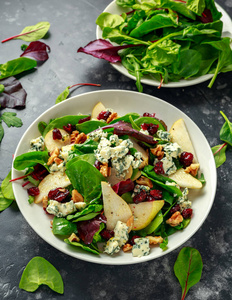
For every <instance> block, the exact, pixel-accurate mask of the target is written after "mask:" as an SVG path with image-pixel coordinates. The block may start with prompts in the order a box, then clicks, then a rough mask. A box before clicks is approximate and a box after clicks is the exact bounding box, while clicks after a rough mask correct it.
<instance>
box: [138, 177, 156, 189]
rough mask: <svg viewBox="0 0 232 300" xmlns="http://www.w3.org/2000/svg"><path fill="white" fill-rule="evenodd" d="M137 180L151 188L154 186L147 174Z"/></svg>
mask: <svg viewBox="0 0 232 300" xmlns="http://www.w3.org/2000/svg"><path fill="white" fill-rule="evenodd" d="M136 182H137V183H138V184H141V185H146V186H148V187H149V188H152V187H153V184H152V182H151V180H150V179H149V178H147V177H145V176H141V177H140V178H139V179H137V180H136Z"/></svg>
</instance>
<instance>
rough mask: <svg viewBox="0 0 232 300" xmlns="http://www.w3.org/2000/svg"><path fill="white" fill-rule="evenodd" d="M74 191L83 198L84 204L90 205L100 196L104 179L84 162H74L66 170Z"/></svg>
mask: <svg viewBox="0 0 232 300" xmlns="http://www.w3.org/2000/svg"><path fill="white" fill-rule="evenodd" d="M66 174H67V176H68V177H69V179H70V181H71V183H72V185H73V187H74V189H77V190H78V192H79V193H80V194H81V195H82V196H83V197H84V200H85V202H86V203H90V202H92V201H94V200H95V199H97V198H99V197H100V195H101V181H105V180H106V179H105V177H104V176H103V175H102V174H101V173H100V172H99V171H98V170H97V169H96V168H95V167H93V166H92V165H91V164H89V163H88V162H86V161H81V160H79V161H76V162H75V163H73V164H71V165H69V167H67V169H66Z"/></svg>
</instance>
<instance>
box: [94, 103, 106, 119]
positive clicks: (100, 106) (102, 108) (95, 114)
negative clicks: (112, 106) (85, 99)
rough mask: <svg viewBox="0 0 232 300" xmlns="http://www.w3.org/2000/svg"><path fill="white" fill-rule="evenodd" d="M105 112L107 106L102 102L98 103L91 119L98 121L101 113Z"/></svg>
mask: <svg viewBox="0 0 232 300" xmlns="http://www.w3.org/2000/svg"><path fill="white" fill-rule="evenodd" d="M105 110H106V108H105V106H104V105H103V104H102V103H101V102H98V103H97V104H96V105H95V106H94V108H93V110H92V113H91V119H97V116H98V115H99V114H100V112H102V111H105Z"/></svg>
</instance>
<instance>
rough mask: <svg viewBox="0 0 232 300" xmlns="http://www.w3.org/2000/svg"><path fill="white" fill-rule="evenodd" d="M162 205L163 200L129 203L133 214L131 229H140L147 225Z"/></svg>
mask: <svg viewBox="0 0 232 300" xmlns="http://www.w3.org/2000/svg"><path fill="white" fill-rule="evenodd" d="M163 205H164V200H157V201H150V202H141V203H138V204H129V207H130V209H131V211H132V213H133V216H134V224H133V228H132V230H140V229H143V228H145V227H147V226H148V225H149V224H150V223H151V221H152V220H153V219H154V217H155V216H156V215H157V214H158V212H159V211H160V210H161V208H162V207H163Z"/></svg>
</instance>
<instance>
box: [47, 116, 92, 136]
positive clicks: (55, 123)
mask: <svg viewBox="0 0 232 300" xmlns="http://www.w3.org/2000/svg"><path fill="white" fill-rule="evenodd" d="M86 117H88V115H77V116H64V117H60V118H56V119H54V120H52V121H51V122H50V123H49V124H48V125H47V126H46V128H45V129H44V132H43V137H45V135H46V134H47V133H48V132H49V131H50V130H52V129H54V128H60V129H63V126H66V125H67V124H72V125H76V124H77V123H78V121H79V120H81V119H83V118H86ZM83 124H84V123H83Z"/></svg>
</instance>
